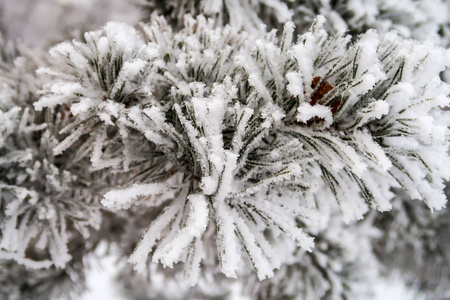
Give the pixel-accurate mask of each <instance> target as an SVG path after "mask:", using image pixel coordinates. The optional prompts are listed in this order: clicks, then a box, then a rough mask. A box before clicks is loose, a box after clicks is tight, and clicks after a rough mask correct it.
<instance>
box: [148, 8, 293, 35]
mask: <svg viewBox="0 0 450 300" xmlns="http://www.w3.org/2000/svg"><path fill="white" fill-rule="evenodd" d="M141 1H142V3H143V5H144V7H146V8H147V10H148V11H149V12H150V13H156V14H160V15H164V16H166V18H167V19H168V20H169V22H170V23H171V24H172V25H173V26H175V27H176V28H181V27H182V25H183V19H184V17H185V15H186V14H191V15H193V16H197V15H200V14H201V15H204V16H206V17H209V18H213V19H215V23H216V25H219V26H220V25H225V24H231V25H232V26H233V27H235V28H237V29H244V30H247V31H249V32H254V31H256V30H257V28H258V26H259V25H260V24H261V22H262V20H264V21H265V19H267V20H271V21H272V22H276V23H277V24H279V23H284V22H286V21H288V20H290V19H291V18H292V15H293V11H292V10H290V9H289V6H288V5H289V2H290V1H284V0H240V1H236V0H224V1H222V0H200V1H192V0H181V1H177V0H169V1H161V0H156V1H153V0H141Z"/></svg>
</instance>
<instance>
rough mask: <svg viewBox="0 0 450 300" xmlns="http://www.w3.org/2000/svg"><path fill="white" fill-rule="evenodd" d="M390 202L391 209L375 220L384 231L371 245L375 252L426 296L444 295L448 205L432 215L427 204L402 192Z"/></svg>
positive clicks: (449, 243) (447, 288)
mask: <svg viewBox="0 0 450 300" xmlns="http://www.w3.org/2000/svg"><path fill="white" fill-rule="evenodd" d="M393 204H394V205H393V209H392V212H390V213H389V214H386V215H380V216H377V219H376V220H375V221H376V223H375V224H376V226H377V227H379V228H380V229H381V230H382V232H383V233H384V236H382V237H380V238H379V239H378V240H377V242H376V244H375V248H374V249H375V252H376V253H377V255H378V256H379V257H380V259H381V260H382V261H383V263H384V264H385V265H386V266H388V267H389V268H393V269H396V270H400V271H401V272H402V274H403V275H404V277H405V279H406V280H405V281H406V282H407V283H408V284H410V285H416V286H418V288H419V289H421V290H422V291H423V292H424V294H425V295H426V296H427V297H428V298H429V299H446V298H448V295H450V282H449V279H450V278H449V276H448V274H449V272H450V256H449V253H448V249H449V247H450V239H449V237H448V229H449V227H450V219H449V210H448V208H445V209H443V210H442V211H440V212H437V213H435V215H433V216H432V215H431V213H430V211H429V210H428V209H427V207H425V206H424V205H421V204H419V203H412V202H411V199H409V198H408V197H407V196H406V195H405V194H403V193H399V196H398V197H396V199H395V200H394V202H393Z"/></svg>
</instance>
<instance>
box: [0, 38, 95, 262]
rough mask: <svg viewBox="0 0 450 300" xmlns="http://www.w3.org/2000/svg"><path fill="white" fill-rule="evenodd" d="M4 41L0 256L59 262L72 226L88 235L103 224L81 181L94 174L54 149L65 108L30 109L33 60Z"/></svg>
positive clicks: (0, 107) (0, 103) (66, 256)
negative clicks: (54, 110)
mask: <svg viewBox="0 0 450 300" xmlns="http://www.w3.org/2000/svg"><path fill="white" fill-rule="evenodd" d="M1 44H2V45H1V46H2V51H4V52H3V54H4V55H3V56H2V58H3V61H2V62H1V72H0V79H1V81H0V82H1V84H2V85H1V87H0V95H1V98H0V120H1V126H2V127H1V133H2V136H1V140H0V207H1V211H0V237H1V240H0V258H1V259H9V260H14V261H16V262H17V263H18V264H21V265H24V266H26V267H27V268H30V269H39V268H48V267H50V266H55V267H59V268H61V267H64V266H65V264H66V263H67V262H68V261H69V260H70V258H71V255H70V254H69V249H68V243H69V241H70V239H71V238H72V235H73V234H74V231H75V232H78V233H79V234H82V235H83V237H84V238H88V237H89V227H95V228H97V227H98V226H99V225H100V219H99V206H98V205H97V204H95V203H94V202H93V201H92V199H93V197H92V196H91V195H92V193H93V190H90V191H89V190H88V188H92V187H90V186H89V185H88V184H83V181H84V180H85V177H87V178H91V177H93V176H95V175H94V174H89V173H87V170H86V169H84V168H83V167H81V165H78V166H74V165H71V164H70V160H69V158H68V157H67V156H66V157H63V156H61V157H55V156H54V154H53V147H54V146H55V145H56V144H57V136H56V135H55V134H56V132H57V131H58V127H59V126H60V123H61V122H64V121H65V120H66V119H67V118H68V114H67V113H66V114H65V113H64V112H60V113H58V114H53V115H52V112H51V111H47V112H43V113H40V114H39V113H35V111H34V110H33V107H32V103H33V101H35V100H36V98H37V96H36V90H34V89H35V86H36V85H37V84H38V82H37V80H36V79H35V78H34V76H33V72H34V69H35V66H36V64H35V63H34V62H33V60H32V58H30V57H27V53H26V52H24V53H22V55H23V56H19V54H20V52H21V51H20V50H19V49H14V46H13V45H11V44H7V43H6V42H4V41H1ZM12 49H14V51H13V52H14V53H12V51H11V50H12ZM50 121H51V123H49V122H50Z"/></svg>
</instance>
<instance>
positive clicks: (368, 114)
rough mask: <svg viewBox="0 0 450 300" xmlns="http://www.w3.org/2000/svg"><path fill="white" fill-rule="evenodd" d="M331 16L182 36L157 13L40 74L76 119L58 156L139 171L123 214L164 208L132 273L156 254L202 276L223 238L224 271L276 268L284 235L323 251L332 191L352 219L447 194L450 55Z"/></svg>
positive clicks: (189, 31) (63, 50) (48, 103)
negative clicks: (250, 30)
mask: <svg viewBox="0 0 450 300" xmlns="http://www.w3.org/2000/svg"><path fill="white" fill-rule="evenodd" d="M324 22H325V20H324V18H323V17H318V18H317V19H316V21H315V22H314V24H313V25H312V27H311V30H310V31H308V32H306V33H304V34H303V35H301V36H299V37H298V39H295V38H294V37H293V31H294V25H293V24H292V23H290V22H288V23H287V24H286V25H285V28H284V31H283V34H282V37H281V38H280V40H279V41H278V39H277V37H276V35H275V32H273V31H272V32H266V31H265V30H264V29H263V28H262V29H261V30H260V34H259V36H257V37H256V38H252V37H248V36H246V35H245V34H244V33H240V34H238V33H236V32H235V31H234V29H232V28H231V27H228V26H226V27H224V28H220V27H218V28H216V27H215V26H214V23H213V22H212V21H208V20H206V19H205V18H203V17H201V16H200V17H198V18H197V19H193V18H191V17H186V18H185V26H184V28H183V29H181V30H180V31H178V32H173V31H172V29H171V27H170V26H168V25H167V24H166V21H165V20H164V19H163V18H160V17H155V18H153V20H152V22H151V23H150V24H142V25H140V27H139V31H137V30H135V29H133V28H132V27H129V26H126V25H123V24H119V23H109V24H107V25H106V26H105V27H104V28H103V29H101V30H99V31H96V32H91V33H87V34H86V35H85V39H86V43H81V42H77V41H74V42H72V43H67V42H66V43H63V44H60V45H58V46H56V47H55V48H53V49H52V50H51V55H52V56H53V57H54V58H56V59H57V60H58V61H59V62H60V63H61V67H60V68H59V69H60V71H58V70H56V69H41V70H40V71H39V72H40V73H41V74H45V75H48V76H50V78H53V79H51V80H49V81H47V83H46V84H45V86H44V89H43V90H42V91H41V93H42V95H43V96H42V97H41V98H40V99H39V100H38V101H37V102H35V104H34V105H35V108H36V109H37V110H42V109H43V108H44V107H50V108H58V107H61V106H63V107H67V108H68V109H70V111H71V113H72V115H73V116H72V117H71V121H70V122H69V123H68V125H67V126H66V127H65V128H63V129H62V131H61V133H63V134H66V137H65V138H64V139H63V140H62V141H61V142H60V143H59V144H58V145H57V146H56V147H55V148H54V152H55V154H61V153H62V154H64V153H72V152H75V156H76V157H80V158H79V159H81V158H82V157H87V156H89V157H90V160H91V163H92V167H93V168H94V169H108V168H109V169H111V168H112V169H115V170H117V171H128V170H134V171H133V172H132V173H131V174H135V175H133V177H132V178H131V180H130V181H128V182H124V184H123V185H124V188H118V189H114V190H112V191H109V192H108V193H106V194H105V197H104V199H103V200H102V203H103V205H105V206H106V207H108V208H109V209H112V210H113V211H114V210H120V209H129V208H131V207H133V206H138V207H142V209H146V208H148V209H151V207H156V206H161V205H162V206H163V207H164V208H163V210H162V211H161V213H160V214H159V216H158V217H157V218H156V219H154V220H153V221H152V222H151V224H149V227H148V228H147V229H146V230H145V232H144V233H143V235H142V238H141V240H140V242H139V243H138V245H137V247H136V249H135V251H134V252H133V253H132V255H131V256H130V259H129V261H130V262H131V263H133V264H134V265H135V268H136V269H137V270H139V271H144V269H145V268H146V266H147V265H146V260H147V256H148V255H149V253H151V258H152V261H153V262H161V263H162V264H163V265H165V266H169V267H172V266H173V265H174V264H175V263H178V262H184V266H185V272H184V274H185V277H186V280H187V282H188V283H189V284H190V285H195V284H196V282H197V281H198V280H199V274H200V271H199V268H200V266H201V262H202V260H203V259H204V258H205V254H206V253H205V247H204V243H206V242H207V241H208V240H209V239H211V238H213V239H216V244H217V253H218V258H219V265H220V269H221V271H222V272H223V273H224V274H225V275H226V276H227V277H233V278H234V277H236V276H237V275H238V272H239V270H241V269H242V263H243V261H242V255H241V252H245V253H246V254H247V256H248V257H249V259H250V262H251V264H252V265H253V268H254V269H255V272H256V274H257V276H258V278H259V279H260V280H262V279H264V278H267V277H272V276H274V269H278V268H279V267H280V263H281V262H280V257H279V254H277V251H275V248H276V245H277V243H279V242H278V241H280V240H281V239H283V240H284V239H285V237H288V238H290V239H291V240H292V241H293V242H294V244H295V245H297V246H299V247H300V248H302V249H303V250H306V251H313V253H314V249H313V247H314V243H313V240H314V239H313V237H312V236H311V235H308V234H307V233H306V232H305V231H304V229H308V226H311V225H313V224H317V223H318V222H320V219H321V218H322V219H323V218H325V219H326V218H327V217H326V214H327V213H326V212H324V211H321V210H320V209H318V205H319V204H318V203H319V200H320V199H318V195H320V193H318V191H319V190H321V189H328V190H329V191H331V192H332V194H334V196H335V198H336V200H337V203H338V205H339V208H340V210H341V211H342V214H343V218H344V220H345V221H346V222H351V221H353V220H357V219H362V218H363V216H364V214H365V213H366V212H367V211H368V209H369V207H373V208H375V209H377V210H379V211H386V210H389V209H390V208H391V204H390V201H389V200H390V199H391V198H392V197H393V194H392V192H391V191H390V189H391V188H392V187H402V188H403V189H404V190H405V191H406V192H407V193H408V194H409V195H410V196H411V197H412V198H414V199H419V200H422V201H424V202H425V203H426V204H427V205H428V206H429V208H430V209H432V210H435V209H441V208H442V207H443V206H444V205H445V202H446V198H445V195H444V194H443V192H442V189H443V187H444V185H443V179H446V178H449V172H450V170H449V166H450V163H449V161H448V160H449V158H448V155H447V141H446V138H447V135H448V131H447V130H448V129H447V128H448V122H449V119H448V114H446V113H445V112H443V111H442V110H440V109H439V107H444V106H446V105H448V98H447V94H448V93H449V92H450V89H449V86H448V85H446V84H445V83H443V82H442V81H441V80H440V78H439V73H440V72H441V71H443V70H444V68H445V67H446V66H448V65H449V63H450V53H449V52H448V51H446V50H444V49H441V48H438V47H436V46H434V45H433V44H432V43H431V42H428V43H419V42H416V41H413V40H405V39H403V38H401V37H399V36H398V35H397V34H396V33H388V34H386V35H384V36H382V37H379V36H378V34H377V33H376V32H375V31H371V30H370V31H368V32H367V33H365V34H363V35H361V36H360V37H359V38H358V40H357V41H356V42H355V43H350V40H351V37H350V36H346V35H343V34H337V35H334V36H328V35H327V33H326V31H325V30H324V29H323V24H324ZM434 57H440V60H435V59H433V58H434ZM64 65H65V66H64ZM79 140H82V141H84V143H82V144H81V146H78V145H79V144H77V143H75V142H78V141H79ZM78 148H81V149H82V150H80V149H78ZM139 154H140V155H139ZM170 195H173V197H171V196H170ZM311 228H314V226H311ZM303 255H306V254H303Z"/></svg>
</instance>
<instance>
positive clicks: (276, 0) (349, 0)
mask: <svg viewBox="0 0 450 300" xmlns="http://www.w3.org/2000/svg"><path fill="white" fill-rule="evenodd" d="M142 1H143V3H144V4H145V6H147V7H148V10H149V12H156V13H159V14H164V15H166V16H169V20H170V22H171V23H172V24H174V25H175V26H177V27H179V26H180V25H181V21H182V20H183V17H184V15H185V14H187V13H189V14H191V15H194V16H195V15H199V14H203V15H205V16H207V17H211V18H213V19H215V20H216V22H217V25H222V24H230V25H231V26H233V27H235V28H237V29H244V30H247V31H249V32H253V31H255V30H256V28H257V27H258V26H259V24H261V23H264V24H266V25H267V26H269V28H280V27H281V26H280V24H284V23H285V22H287V21H288V20H292V21H293V22H294V24H295V25H296V27H297V32H298V33H303V32H304V31H305V30H307V29H308V28H309V26H310V24H311V23H312V22H313V21H314V19H315V18H316V16H317V15H319V14H321V15H324V16H325V17H326V18H327V20H328V23H327V25H326V27H327V29H328V30H329V31H330V32H333V33H336V32H343V31H348V32H349V33H350V34H352V35H353V36H354V37H356V36H357V35H358V34H361V33H364V32H365V31H367V30H368V29H370V28H374V29H377V30H378V31H379V32H381V33H386V32H388V31H390V30H396V31H398V32H399V34H400V35H402V36H403V37H406V38H409V37H411V38H415V39H419V40H426V39H430V38H433V39H440V38H443V40H442V44H443V45H449V43H450V39H449V37H448V33H446V31H448V26H449V23H450V4H449V3H448V1H445V0H401V1H389V0H338V1H332V0H318V1H315V0H245V1H233V0H225V1H217V0H202V1H192V0H183V1H181V3H180V1H158V0H142Z"/></svg>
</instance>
